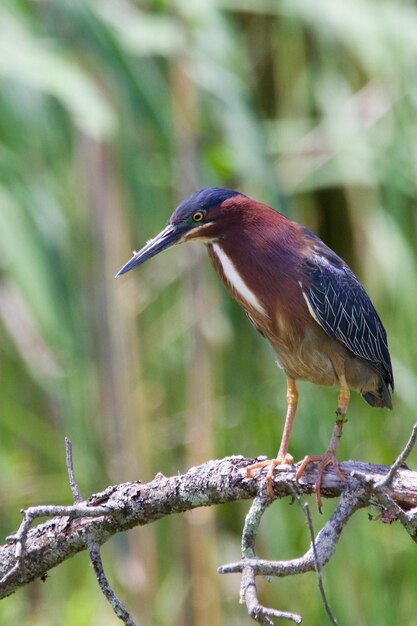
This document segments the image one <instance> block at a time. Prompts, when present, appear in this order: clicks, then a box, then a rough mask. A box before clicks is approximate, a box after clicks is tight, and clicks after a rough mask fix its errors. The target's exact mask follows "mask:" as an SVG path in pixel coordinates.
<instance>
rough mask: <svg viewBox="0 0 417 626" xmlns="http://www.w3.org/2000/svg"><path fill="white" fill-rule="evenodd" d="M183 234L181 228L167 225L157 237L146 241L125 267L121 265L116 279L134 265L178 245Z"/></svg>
mask: <svg viewBox="0 0 417 626" xmlns="http://www.w3.org/2000/svg"><path fill="white" fill-rule="evenodd" d="M183 232H184V231H183V229H182V228H179V227H178V226H173V225H172V224H168V226H167V227H166V228H164V230H163V231H162V232H160V233H159V235H156V237H154V238H153V239H151V240H150V241H148V243H147V244H146V246H144V247H143V248H142V250H139V252H135V253H134V255H133V256H132V258H131V259H130V261H128V262H127V263H125V265H123V267H122V268H121V269H120V270H119V271H118V272H117V274H116V278H117V277H118V276H121V275H122V274H126V272H129V271H130V270H131V269H133V268H134V267H136V265H141V264H142V263H145V261H147V260H148V259H150V258H151V257H153V256H155V255H156V254H159V253H160V252H162V250H166V248H170V247H171V246H173V245H174V244H176V243H178V241H179V239H180V238H181V236H182V235H183Z"/></svg>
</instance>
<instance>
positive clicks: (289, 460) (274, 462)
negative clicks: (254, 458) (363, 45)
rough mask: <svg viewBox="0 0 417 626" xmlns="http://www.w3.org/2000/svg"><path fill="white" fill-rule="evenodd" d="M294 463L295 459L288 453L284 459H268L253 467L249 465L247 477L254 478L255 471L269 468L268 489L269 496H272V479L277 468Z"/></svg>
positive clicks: (253, 464) (254, 464) (267, 476)
mask: <svg viewBox="0 0 417 626" xmlns="http://www.w3.org/2000/svg"><path fill="white" fill-rule="evenodd" d="M293 463H294V459H293V457H292V456H291V454H288V453H287V454H286V455H285V456H284V457H277V458H276V459H266V460H265V461H259V462H258V463H252V465H248V467H247V468H246V476H247V477H248V478H253V470H257V469H262V468H263V467H267V468H268V471H267V473H266V487H267V490H268V495H269V496H272V495H273V490H272V478H273V475H274V470H275V468H276V467H277V466H278V465H293Z"/></svg>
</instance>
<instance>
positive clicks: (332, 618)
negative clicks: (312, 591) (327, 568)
mask: <svg viewBox="0 0 417 626" xmlns="http://www.w3.org/2000/svg"><path fill="white" fill-rule="evenodd" d="M294 498H295V499H296V500H297V502H298V504H299V505H300V507H301V510H302V511H303V513H304V515H305V518H306V523H307V528H308V531H309V534H310V541H311V547H312V549H313V554H314V562H315V565H316V574H317V584H318V588H319V591H320V595H321V598H322V600H323V604H324V608H325V610H326V613H327V615H328V617H329V620H330V622H331V623H332V624H333V626H338V623H337V620H336V618H335V616H334V615H333V612H332V610H331V608H330V605H329V602H328V600H327V596H326V592H325V590H324V584H323V577H322V575H321V566H320V562H319V558H318V555H317V547H316V539H315V537H314V528H313V520H312V519H311V513H310V508H309V506H308V503H307V502H302V501H301V498H300V494H299V493H298V492H297V490H295V489H294Z"/></svg>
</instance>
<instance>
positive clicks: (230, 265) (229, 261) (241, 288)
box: [208, 209, 300, 326]
mask: <svg viewBox="0 0 417 626" xmlns="http://www.w3.org/2000/svg"><path fill="white" fill-rule="evenodd" d="M296 228H299V227H298V225H296V224H295V223H294V222H290V221H289V220H287V219H286V218H285V217H284V216H282V215H280V214H279V213H276V212H274V211H273V212H272V215H271V209H269V212H268V213H267V214H266V216H263V215H257V216H255V217H251V219H248V220H247V221H244V220H242V222H241V224H240V225H239V227H237V226H236V227H235V228H234V229H233V232H232V233H230V234H229V235H227V236H224V237H222V238H219V239H217V240H215V241H213V242H211V243H210V244H209V245H208V251H209V256H210V259H211V261H212V263H213V265H214V268H215V270H216V272H217V274H218V275H219V277H220V279H221V280H222V282H223V283H224V285H225V286H226V288H227V289H228V291H229V292H230V293H231V295H232V296H233V297H234V299H235V300H237V302H238V303H239V304H240V305H241V306H242V307H243V308H244V309H245V310H246V312H247V313H248V314H249V315H250V317H251V318H253V319H255V320H257V321H258V322H259V324H256V325H258V326H261V325H262V324H265V323H266V320H274V319H275V317H276V310H277V308H278V306H279V302H280V301H285V304H286V310H289V311H291V309H292V308H294V311H295V310H296V308H297V303H296V302H293V299H294V297H297V296H296V295H295V296H294V294H298V293H299V285H298V283H297V281H298V273H297V267H298V266H299V255H300V251H299V249H298V247H297V246H298V245H299V244H298V243H297V242H298V241H299V233H298V232H296ZM293 305H294V306H293ZM261 322H262V324H261Z"/></svg>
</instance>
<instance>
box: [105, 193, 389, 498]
mask: <svg viewBox="0 0 417 626" xmlns="http://www.w3.org/2000/svg"><path fill="white" fill-rule="evenodd" d="M187 241H200V242H202V243H204V244H206V246H207V249H208V253H209V256H210V259H211V261H212V263H213V265H214V268H215V270H216V272H217V274H218V275H219V277H220V279H221V281H222V282H223V283H224V285H225V286H226V288H227V289H228V291H229V292H230V293H231V295H232V296H233V298H235V300H237V302H238V303H239V304H240V305H241V306H242V308H243V309H244V310H245V311H246V313H247V315H248V317H249V319H250V321H251V322H252V324H253V325H254V326H255V328H256V329H257V330H258V331H259V332H260V333H261V334H262V335H263V336H264V337H265V338H266V339H267V340H268V341H269V343H270V344H271V345H272V348H273V349H274V351H275V353H276V355H277V358H278V364H279V366H280V367H281V368H282V369H283V370H284V372H285V374H286V377H287V413H286V418H285V424H284V431H283V435H282V439H281V444H280V447H279V451H278V455H277V457H276V459H273V460H272V461H271V460H268V461H262V462H260V463H255V464H253V465H251V466H250V467H249V468H248V476H252V472H253V470H254V469H257V468H261V467H266V466H268V467H269V469H268V472H267V486H268V492H269V493H270V494H272V479H273V472H274V469H275V467H276V466H277V465H280V464H292V463H293V457H292V456H291V455H290V454H289V453H288V445H289V438H290V433H291V428H292V425H293V421H294V416H295V413H296V409H297V401H298V391H297V385H296V381H297V380H308V381H311V382H313V383H316V384H318V385H326V386H330V387H335V386H336V387H338V388H339V394H338V403H337V411H336V416H337V417H336V424H335V427H334V430H333V434H332V437H331V440H330V443H329V446H328V449H327V450H326V452H325V453H324V454H323V455H322V456H306V457H305V458H304V460H303V462H302V463H301V466H300V467H299V469H298V471H297V479H299V478H300V476H301V475H302V474H303V472H304V470H305V468H306V466H307V465H308V464H309V463H310V462H312V461H319V465H318V478H317V481H316V497H317V502H318V506H319V508H321V497H320V487H321V483H322V475H323V471H324V470H325V468H326V467H327V466H328V465H330V464H332V465H333V466H334V468H335V471H336V472H337V473H338V474H339V476H340V477H341V478H342V479H344V476H343V474H342V473H341V471H340V469H339V467H338V464H337V461H336V451H337V446H338V442H339V439H340V437H341V434H342V427H343V422H344V420H345V415H346V412H347V409H348V404H349V398H350V389H355V390H356V391H359V392H360V393H361V394H362V396H363V398H364V399H365V400H366V401H367V402H368V403H369V404H370V405H371V406H374V407H388V408H392V403H391V395H390V388H391V389H392V390H393V389H394V380H393V374H392V367H391V359H390V354H389V351H388V345H387V335H386V332H385V329H384V327H383V325H382V322H381V320H380V318H379V316H378V314H377V312H376V311H375V308H374V307H373V305H372V303H371V301H370V299H369V297H368V295H367V293H366V291H365V290H364V288H363V287H362V285H361V284H360V283H359V281H358V279H357V278H356V276H355V275H354V273H353V272H352V271H351V270H350V268H349V267H348V266H347V265H346V263H345V262H344V261H343V260H342V259H341V258H340V257H338V256H337V254H335V253H334V252H333V251H332V250H331V249H330V248H328V247H327V246H326V245H325V244H324V243H323V242H322V241H321V240H320V239H319V237H317V235H315V234H314V233H313V232H311V231H310V230H308V229H307V228H305V227H303V226H301V225H300V224H298V223H297V222H293V221H291V220H289V219H287V218H286V217H284V216H283V215H281V214H280V213H278V212H277V211H275V210H274V209H272V208H270V207H268V206H266V205H264V204H261V203H260V202H256V201H255V200H252V199H251V198H249V197H247V196H245V195H244V194H242V193H239V192H237V191H232V190H230V189H220V188H209V189H201V190H200V191H197V192H195V193H193V194H192V195H191V196H190V197H189V198H187V199H186V200H184V202H182V203H181V204H180V205H179V206H178V207H177V208H176V209H175V211H174V212H173V214H172V215H171V217H170V219H169V221H168V224H167V226H166V227H165V228H164V230H163V231H162V232H161V233H160V234H159V235H157V236H156V237H155V238H154V239H151V240H150V241H148V243H147V244H146V245H145V246H144V248H142V250H140V251H139V252H135V253H134V254H133V256H132V258H131V259H130V261H128V262H127V263H126V264H125V265H124V266H123V267H122V268H121V269H120V271H119V272H118V274H117V276H119V275H121V274H124V273H125V272H128V271H129V270H131V269H132V268H133V267H136V265H140V264H141V263H144V262H145V261H147V260H148V259H150V258H151V257H153V256H155V255H156V254H158V253H159V252H161V251H162V250H165V249H166V248H169V247H170V246H173V245H175V244H179V243H184V242H187Z"/></svg>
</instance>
